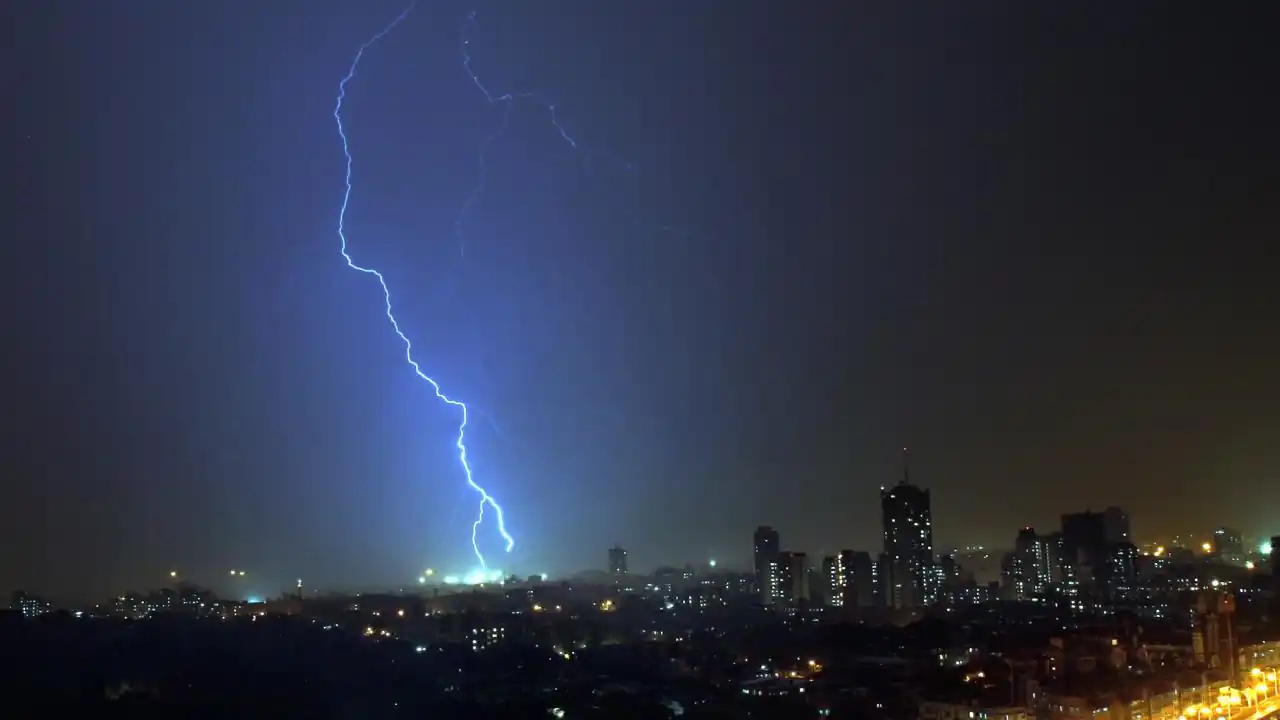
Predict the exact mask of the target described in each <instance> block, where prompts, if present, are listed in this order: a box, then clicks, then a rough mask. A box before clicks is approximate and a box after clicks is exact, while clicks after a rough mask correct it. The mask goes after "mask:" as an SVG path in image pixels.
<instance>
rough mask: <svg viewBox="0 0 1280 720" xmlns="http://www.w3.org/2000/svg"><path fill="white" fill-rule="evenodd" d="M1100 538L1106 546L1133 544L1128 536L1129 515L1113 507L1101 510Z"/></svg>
mask: <svg viewBox="0 0 1280 720" xmlns="http://www.w3.org/2000/svg"><path fill="white" fill-rule="evenodd" d="M1102 537H1103V539H1104V540H1106V542H1107V544H1108V545H1116V544H1118V543H1127V542H1133V538H1132V537H1130V536H1129V513H1127V512H1125V511H1124V509H1123V508H1118V507H1115V506H1112V507H1109V508H1107V509H1106V510H1103V511H1102Z"/></svg>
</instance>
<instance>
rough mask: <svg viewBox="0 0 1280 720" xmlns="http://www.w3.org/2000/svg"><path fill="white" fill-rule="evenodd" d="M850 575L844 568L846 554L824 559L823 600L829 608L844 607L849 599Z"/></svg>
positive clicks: (829, 556)
mask: <svg viewBox="0 0 1280 720" xmlns="http://www.w3.org/2000/svg"><path fill="white" fill-rule="evenodd" d="M848 587H849V573H848V572H847V571H846V570H845V567H844V553H840V554H839V555H828V556H826V557H824V558H822V589H823V591H824V592H823V595H824V597H823V598H822V601H823V604H824V605H827V606H828V607H844V605H845V601H846V600H847V599H848V595H849V592H848Z"/></svg>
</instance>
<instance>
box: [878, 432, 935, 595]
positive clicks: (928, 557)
mask: <svg viewBox="0 0 1280 720" xmlns="http://www.w3.org/2000/svg"><path fill="white" fill-rule="evenodd" d="M902 453H903V463H902V480H900V481H899V482H898V484H897V485H895V486H894V487H892V488H889V489H887V490H886V489H883V488H881V490H880V510H881V517H882V520H883V523H884V552H885V555H886V560H887V561H888V567H887V568H885V570H886V571H887V575H888V577H887V582H888V584H887V594H886V599H887V601H888V605H889V607H891V608H894V609H898V608H915V607H922V606H925V605H930V604H932V603H933V602H934V601H935V600H936V599H937V590H938V588H937V585H938V583H937V580H938V575H937V573H936V572H935V570H934V559H933V517H932V509H931V501H930V497H929V491H928V490H925V489H922V488H919V487H917V486H915V485H912V484H911V478H910V475H909V472H908V465H907V462H906V460H907V451H906V448H903V451H902Z"/></svg>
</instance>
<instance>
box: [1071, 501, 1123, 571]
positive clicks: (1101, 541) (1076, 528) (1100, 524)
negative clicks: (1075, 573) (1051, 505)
mask: <svg viewBox="0 0 1280 720" xmlns="http://www.w3.org/2000/svg"><path fill="white" fill-rule="evenodd" d="M1112 532H1114V530H1113V531H1112ZM1107 535H1108V530H1107V524H1106V522H1105V519H1104V515H1103V514H1102V513H1095V512H1090V511H1088V510H1085V511H1084V512H1082V513H1070V514H1067V515H1063V516H1062V551H1063V555H1064V556H1065V558H1066V562H1067V564H1068V565H1070V566H1071V567H1073V568H1084V567H1090V568H1098V567H1103V566H1104V565H1106V562H1107Z"/></svg>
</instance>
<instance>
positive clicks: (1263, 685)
mask: <svg viewBox="0 0 1280 720" xmlns="http://www.w3.org/2000/svg"><path fill="white" fill-rule="evenodd" d="M1253 689H1254V690H1257V691H1258V692H1260V693H1264V692H1266V691H1267V684H1266V683H1258V684H1257V685H1255V686H1253Z"/></svg>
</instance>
